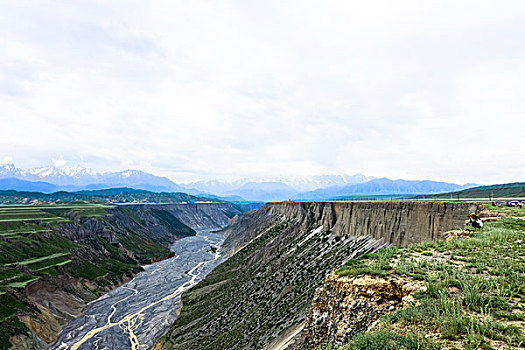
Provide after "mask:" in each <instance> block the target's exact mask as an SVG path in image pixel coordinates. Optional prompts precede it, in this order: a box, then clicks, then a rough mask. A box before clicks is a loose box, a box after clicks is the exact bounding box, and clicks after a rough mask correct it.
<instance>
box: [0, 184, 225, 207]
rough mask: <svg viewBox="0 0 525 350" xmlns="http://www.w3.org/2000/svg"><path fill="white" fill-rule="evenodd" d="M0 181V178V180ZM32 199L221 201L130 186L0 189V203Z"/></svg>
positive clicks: (159, 201)
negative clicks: (66, 188) (74, 188)
mask: <svg viewBox="0 0 525 350" xmlns="http://www.w3.org/2000/svg"><path fill="white" fill-rule="evenodd" d="M0 181H1V180H0ZM32 201H35V202H41V203H67V202H79V201H85V202H105V203H181V202H196V201H213V202H223V201H221V200H218V199H208V198H203V197H196V196H191V195H188V194H186V193H171V192H169V193H168V192H160V193H159V192H150V191H146V190H136V189H132V188H111V189H104V190H94V191H77V192H66V191H60V192H53V193H42V192H21V191H12V190H11V191H0V203H2V204H28V203H31V202H32Z"/></svg>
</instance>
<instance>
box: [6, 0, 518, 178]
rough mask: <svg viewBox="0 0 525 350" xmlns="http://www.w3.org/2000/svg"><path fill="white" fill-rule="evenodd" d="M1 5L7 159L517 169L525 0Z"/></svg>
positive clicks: (317, 169) (477, 171)
mask: <svg viewBox="0 0 525 350" xmlns="http://www.w3.org/2000/svg"><path fill="white" fill-rule="evenodd" d="M3 7H4V11H2V12H1V13H0V30H1V31H2V33H3V36H4V38H5V40H4V42H3V44H2V46H1V47H0V105H1V106H2V113H1V114H0V115H1V117H0V122H1V123H2V128H0V149H1V150H2V151H1V152H2V153H0V156H4V155H13V156H15V157H16V159H17V162H19V165H20V166H24V167H30V166H40V165H42V164H45V163H47V162H48V160H49V159H50V158H52V157H53V158H54V159H56V160H58V161H59V162H62V161H63V159H67V160H68V164H75V163H77V162H78V163H82V164H88V165H89V166H91V167H92V168H94V169H97V170H102V171H103V170H116V169H123V168H130V167H140V168H142V169H143V170H146V171H153V172H156V173H159V174H162V175H166V176H169V177H171V178H173V179H174V180H176V181H186V180H192V179H194V178H202V177H242V176H270V175H275V176H279V175H291V174H311V173H337V172H351V173H352V172H358V171H359V172H363V173H367V174H371V175H376V176H390V177H404V178H432V179H443V180H451V181H458V182H466V181H475V182H503V181H517V180H523V179H522V178H520V176H522V175H521V174H523V173H524V170H525V160H524V159H525V157H524V151H523V147H521V148H520V147H509V146H508V145H507V143H506V140H507V139H509V138H510V139H520V138H521V139H522V138H523V134H522V133H523V130H525V122H524V118H523V117H522V116H523V110H524V108H523V107H525V106H523V101H525V99H524V98H523V97H524V96H523V91H525V89H524V84H525V83H524V82H525V71H524V66H525V47H524V46H523V45H522V38H523V34H524V32H525V25H524V23H525V18H524V17H525V15H524V14H525V11H524V10H525V5H524V4H523V3H522V2H521V1H501V2H498V3H496V2H494V1H460V2H457V1H454V2H453V1H426V2H416V1H396V2H391V1H369V2H347V1H346V2H345V1H338V0H330V1H322V2H321V1H295V0H289V1H284V2H283V1H279V2H277V1H267V2H262V3H261V2H255V1H242V2H241V1H233V2H228V3H221V2H216V1H205V0H197V1H192V2H189V3H188V2H183V1H155V2H149V3H146V2H139V3H137V2H135V3H131V4H130V3H129V2H124V1H103V2H102V1H89V2H69V1H59V2H50V1H43V0H41V1H32V2H30V3H24V2H19V1H9V2H7V3H5V4H4V5H3ZM521 143H522V142H521ZM62 155H63V157H62ZM477 157H478V158H481V159H482V160H483V161H484V163H483V166H479V165H478V164H479V162H476V161H474V160H473V159H475V158H477Z"/></svg>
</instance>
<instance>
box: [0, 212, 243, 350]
mask: <svg viewBox="0 0 525 350" xmlns="http://www.w3.org/2000/svg"><path fill="white" fill-rule="evenodd" d="M35 213H36V214H37V215H38V218H37V217H36V216H35ZM237 214H240V211H239V210H238V209H237V208H236V207H235V206H233V205H231V204H228V203H217V204H211V203H210V204H166V205H127V206H102V207H101V206H91V205H69V206H52V207H50V206H45V207H17V208H14V209H12V208H7V209H5V210H3V212H2V215H3V217H6V215H10V216H11V217H15V216H16V217H17V218H19V219H4V220H3V222H0V263H1V264H0V301H1V302H3V303H4V306H3V307H2V308H0V312H1V316H2V317H3V318H2V317H0V348H4V347H5V348H8V347H9V342H11V343H12V344H15V348H17V349H42V348H45V347H46V343H52V342H54V341H55V340H56V336H57V335H58V333H59V331H60V329H61V327H62V326H63V325H64V324H65V323H67V322H68V321H69V320H70V319H72V318H75V317H78V316H79V315H80V314H81V313H82V312H83V311H84V309H85V307H86V304H87V303H88V302H89V301H91V300H94V299H96V298H97V297H98V296H100V295H102V294H104V293H106V292H108V291H109V290H111V289H113V288H115V287H116V286H118V285H119V284H121V283H123V282H124V281H126V280H129V279H130V278H131V277H132V276H133V275H134V274H136V273H138V272H140V271H141V267H140V265H141V264H146V263H150V262H151V260H152V259H154V258H163V257H166V256H167V255H168V254H169V252H170V251H169V246H170V244H171V243H173V242H174V241H175V240H177V239H178V238H180V237H184V236H189V235H194V234H195V230H194V229H202V228H217V229H219V228H221V227H222V226H224V225H226V224H227V223H228V221H229V220H230V217H231V216H232V215H237ZM28 217H29V219H27V218H28ZM33 217H35V218H33ZM8 220H11V221H8ZM13 220H14V221H13ZM0 221H2V220H0Z"/></svg>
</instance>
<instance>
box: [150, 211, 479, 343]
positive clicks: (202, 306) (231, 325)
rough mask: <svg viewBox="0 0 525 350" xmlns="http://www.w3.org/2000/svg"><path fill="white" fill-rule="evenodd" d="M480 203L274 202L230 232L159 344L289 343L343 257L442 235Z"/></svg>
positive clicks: (238, 221)
mask: <svg viewBox="0 0 525 350" xmlns="http://www.w3.org/2000/svg"><path fill="white" fill-rule="evenodd" d="M481 209H482V208H481V207H479V206H477V205H474V204H468V203H446V202H297V203H296V202H286V203H269V204H267V205H265V206H264V207H262V208H261V209H259V210H256V211H252V212H249V213H246V214H244V215H241V216H239V217H238V218H236V220H234V222H233V223H232V225H230V226H229V227H228V228H227V229H225V230H224V231H223V233H224V235H225V236H226V240H225V242H224V244H223V245H222V247H221V250H222V251H224V253H225V254H226V255H228V256H229V259H228V260H226V261H225V262H223V263H222V264H220V265H219V266H217V267H216V268H215V269H214V270H213V271H212V272H211V273H210V274H209V275H208V276H207V277H206V278H205V279H204V280H202V281H201V282H200V283H199V284H197V285H196V286H195V287H194V288H192V289H191V290H189V291H188V292H186V293H185V294H184V295H183V298H182V300H183V301H182V302H183V308H182V310H181V313H180V315H179V317H178V318H177V320H176V321H175V323H174V325H173V326H172V327H171V329H170V330H169V331H168V333H167V334H166V335H165V336H164V337H162V338H161V339H160V341H159V342H158V343H157V344H156V345H155V346H154V349H156V350H158V349H211V348H213V349H267V350H269V349H284V348H286V347H288V346H293V343H294V341H295V340H296V338H299V337H298V335H300V333H301V330H302V328H303V327H304V322H305V320H306V317H307V314H308V310H309V308H310V306H311V303H312V300H313V298H314V295H315V291H316V289H317V288H319V287H320V286H321V285H322V284H323V281H324V280H325V278H326V276H327V275H328V274H330V273H331V271H333V270H334V269H336V268H339V267H340V266H341V265H343V264H344V263H345V262H346V261H348V260H350V259H353V258H358V257H360V256H362V255H363V254H366V253H372V252H375V251H377V250H378V249H380V248H383V247H386V246H388V245H399V246H408V245H410V244H413V243H419V242H423V241H432V240H436V239H437V238H438V237H439V235H440V233H442V232H444V231H447V230H450V229H452V228H455V227H461V226H462V225H463V224H464V222H465V219H466V218H467V217H468V215H469V214H470V213H471V212H479V211H480V210H481Z"/></svg>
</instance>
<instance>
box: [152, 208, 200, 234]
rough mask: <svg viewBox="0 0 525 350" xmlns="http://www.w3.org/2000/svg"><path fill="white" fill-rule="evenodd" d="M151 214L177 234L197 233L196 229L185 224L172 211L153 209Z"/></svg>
mask: <svg viewBox="0 0 525 350" xmlns="http://www.w3.org/2000/svg"><path fill="white" fill-rule="evenodd" d="M151 214H152V215H153V216H155V217H156V218H157V219H158V220H159V221H160V222H161V224H163V225H164V226H166V228H167V229H168V231H169V232H170V233H172V234H174V235H175V236H195V235H196V234H197V233H196V232H195V230H194V229H192V228H190V227H188V226H186V225H184V224H183V223H182V222H181V221H180V220H179V219H177V218H176V217H175V216H173V214H171V213H170V212H167V211H165V210H159V209H151Z"/></svg>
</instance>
